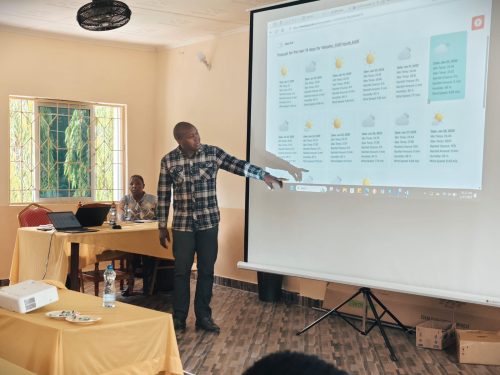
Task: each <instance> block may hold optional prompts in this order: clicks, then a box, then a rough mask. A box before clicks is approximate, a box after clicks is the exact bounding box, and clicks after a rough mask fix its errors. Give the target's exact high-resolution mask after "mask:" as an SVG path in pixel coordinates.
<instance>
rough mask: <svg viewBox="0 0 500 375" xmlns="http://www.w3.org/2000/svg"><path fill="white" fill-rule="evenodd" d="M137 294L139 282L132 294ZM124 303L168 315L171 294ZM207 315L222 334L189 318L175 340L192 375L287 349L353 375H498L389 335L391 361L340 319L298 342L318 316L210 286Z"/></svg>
mask: <svg viewBox="0 0 500 375" xmlns="http://www.w3.org/2000/svg"><path fill="white" fill-rule="evenodd" d="M192 287H194V283H193V284H192ZM140 288H141V284H140V280H139V281H138V283H137V284H136V290H139V289H140ZM86 290H87V291H90V290H92V288H91V287H87V288H86ZM121 300H122V301H123V302H128V303H133V304H136V305H140V306H144V307H149V308H154V309H156V310H160V311H166V312H170V311H171V295H170V294H168V293H161V294H157V295H154V296H143V295H141V294H135V295H133V296H131V297H127V298H121ZM212 308H213V317H214V320H215V321H216V322H217V323H218V324H219V325H220V327H221V333H220V334H219V335H215V334H210V333H204V332H197V331H195V328H194V314H193V313H192V312H191V313H190V316H189V318H188V322H187V323H188V328H187V331H186V333H184V334H182V335H181V336H180V337H179V339H178V344H179V350H180V353H181V358H182V362H183V365H184V369H185V371H187V372H189V373H191V374H197V375H204V374H213V375H217V374H221V375H222V374H224V375H238V374H241V373H242V371H243V370H244V369H246V368H247V367H249V366H250V365H251V364H252V363H253V362H254V361H255V360H257V359H259V358H260V357H262V356H264V355H266V354H268V353H272V352H275V351H279V350H292V351H300V352H305V353H308V354H314V355H317V356H319V357H321V358H323V359H324V360H326V361H328V362H330V363H333V364H334V365H336V366H337V367H339V368H341V369H343V370H345V371H348V372H349V373H350V374H353V375H364V374H370V375H377V374H388V375H389V374H390V375H392V374H394V375H396V374H398V375H405V374H407V375H434V374H440V375H441V374H442V375H448V374H457V375H458V374H463V375H493V374H498V375H500V366H479V365H460V364H457V358H456V355H455V348H450V349H449V350H448V351H436V350H427V349H417V348H416V347H415V337H414V336H410V337H407V336H406V335H405V334H404V333H403V332H401V331H400V330H397V329H393V328H387V329H386V332H387V334H388V336H389V340H390V342H391V343H392V345H393V347H394V349H395V352H396V355H397V356H398V358H399V361H398V362H393V361H392V360H391V359H390V357H389V351H388V350H387V348H386V347H385V345H384V341H383V338H382V336H381V335H380V333H379V331H378V330H377V329H374V330H373V331H372V332H370V334H369V335H368V336H363V335H360V334H359V333H357V332H356V331H355V330H354V329H353V328H352V327H350V326H349V325H348V324H347V323H345V322H344V321H343V320H342V319H340V318H338V317H330V318H328V319H325V320H324V321H322V322H321V323H319V324H318V325H316V326H315V327H313V328H311V329H310V330H309V331H308V332H306V333H304V334H303V335H301V336H297V335H296V332H297V331H298V330H300V329H302V328H303V327H305V326H306V325H307V324H309V323H310V322H312V321H314V320H315V319H317V318H318V317H320V316H321V315H322V313H321V312H320V311H317V310H314V309H311V308H307V307H301V306H297V305H286V304H283V303H269V302H261V301H259V299H258V296H257V294H255V293H252V292H247V291H242V290H239V289H233V288H229V287H224V286H219V285H215V286H214V298H213V302H212Z"/></svg>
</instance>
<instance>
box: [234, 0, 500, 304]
mask: <svg viewBox="0 0 500 375" xmlns="http://www.w3.org/2000/svg"><path fill="white" fill-rule="evenodd" d="M499 5H500V4H498V3H497V4H492V1H491V0H475V1H469V0H419V1H414V0H376V1H365V2H353V1H338V0H320V1H312V2H294V3H289V4H281V5H277V6H274V7H269V8H266V9H260V10H256V11H253V12H252V14H251V33H250V72H249V112H248V118H249V123H248V150H247V151H248V158H249V160H250V162H251V163H253V164H256V165H260V166H263V167H265V168H266V170H267V171H268V172H270V173H272V174H274V175H276V176H278V177H282V178H285V179H287V180H286V181H285V184H284V187H283V189H281V190H280V189H275V190H269V189H268V188H267V186H266V185H265V184H263V183H262V182H259V181H255V180H250V181H248V185H247V201H246V228H245V231H246V233H245V261H244V262H240V263H239V264H238V266H239V267H241V268H245V269H250V270H257V271H264V272H270V273H278V274H284V275H292V276H298V277H305V278H311V279H317V280H325V281H333V282H340V283H344V284H350V285H356V286H360V287H362V286H364V287H373V288H379V289H384V290H391V291H399V292H405V293H411V294H417V295H424V296H431V297H440V298H446V299H452V300H457V301H465V302H473V303H480V304H485V305H493V306H500V288H499V287H498V286H499V285H500V272H498V269H499V267H500V248H499V247H500V245H499V244H500V230H499V229H498V223H499V222H500V220H499V219H498V217H499V214H500V195H499V194H500V163H499V161H500V130H499V126H498V124H499V123H500V121H499V120H500V119H499V112H500V108H499V105H498V104H497V103H498V100H499V97H500V93H499V88H498V86H499V85H495V83H496V82H500V77H499V72H500V68H498V67H499V66H500V64H499V63H500V43H499V39H500V38H499V36H500V30H499V27H500V6H499ZM490 39H491V42H490ZM488 68H489V69H488Z"/></svg>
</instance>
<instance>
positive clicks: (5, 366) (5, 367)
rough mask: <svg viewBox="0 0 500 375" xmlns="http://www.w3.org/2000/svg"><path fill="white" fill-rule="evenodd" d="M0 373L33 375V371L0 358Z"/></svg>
mask: <svg viewBox="0 0 500 375" xmlns="http://www.w3.org/2000/svg"><path fill="white" fill-rule="evenodd" d="M0 374H6V375H7V374H8V375H35V373H34V372H31V371H28V370H26V369H24V368H22V367H19V366H17V365H15V364H13V363H10V362H8V361H6V360H5V359H3V358H0Z"/></svg>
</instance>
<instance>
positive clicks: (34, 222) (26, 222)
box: [17, 203, 52, 227]
mask: <svg viewBox="0 0 500 375" xmlns="http://www.w3.org/2000/svg"><path fill="white" fill-rule="evenodd" d="M47 212H52V210H51V209H49V208H47V207H44V206H41V205H39V204H37V203H30V204H29V205H28V206H26V207H25V208H23V209H22V210H21V212H19V213H18V214H17V221H18V222H19V226H20V227H37V226H39V225H44V224H50V223H51V221H50V219H49V217H48V216H47Z"/></svg>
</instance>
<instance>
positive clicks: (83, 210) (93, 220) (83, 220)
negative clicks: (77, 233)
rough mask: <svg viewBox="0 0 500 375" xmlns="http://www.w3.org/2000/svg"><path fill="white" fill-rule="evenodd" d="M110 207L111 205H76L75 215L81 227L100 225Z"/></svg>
mask: <svg viewBox="0 0 500 375" xmlns="http://www.w3.org/2000/svg"><path fill="white" fill-rule="evenodd" d="M110 208H111V205H109V206H99V207H90V206H83V207H78V210H77V211H76V214H75V216H76V218H77V219H78V221H79V222H80V225H81V226H82V227H100V226H101V225H102V223H104V220H106V217H107V216H108V212H109V209H110Z"/></svg>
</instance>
